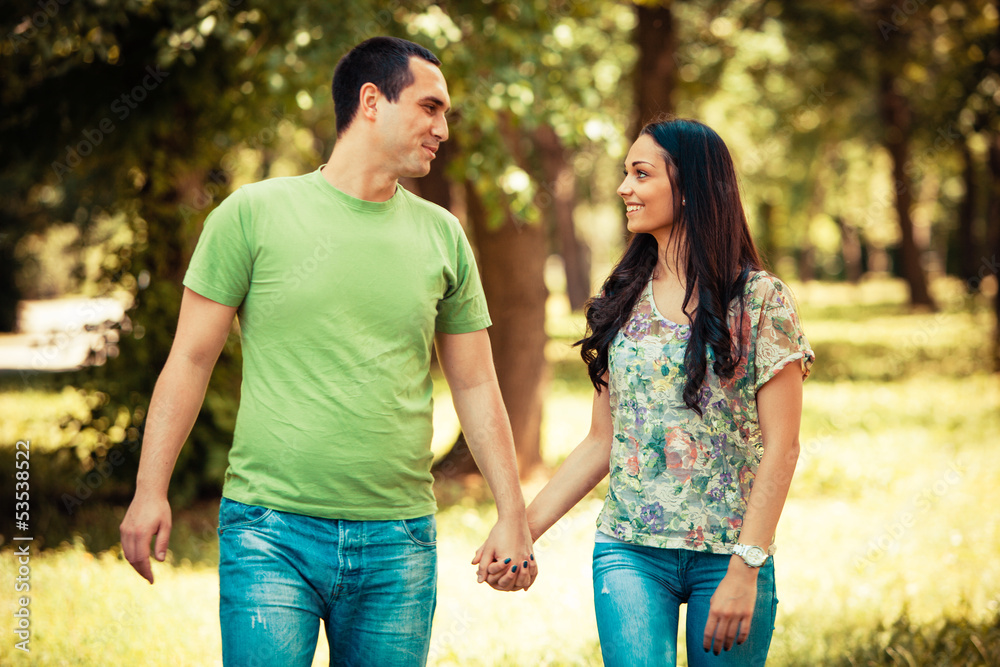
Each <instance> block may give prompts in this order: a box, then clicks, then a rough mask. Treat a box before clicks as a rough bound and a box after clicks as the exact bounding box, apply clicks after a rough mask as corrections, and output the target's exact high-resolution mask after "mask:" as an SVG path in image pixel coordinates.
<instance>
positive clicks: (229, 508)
mask: <svg viewBox="0 0 1000 667" xmlns="http://www.w3.org/2000/svg"><path fill="white" fill-rule="evenodd" d="M273 512H274V510H273V509H270V508H268V507H261V506H260V505H247V504H245V503H241V502H238V501H236V500H230V499H229V498H223V499H222V502H221V503H219V535H222V533H224V532H226V531H227V530H231V529H233V528H247V527H249V526H252V525H254V524H257V523H260V522H261V521H263V520H264V519H266V518H267V517H269V516H270V515H271V514H272V513H273Z"/></svg>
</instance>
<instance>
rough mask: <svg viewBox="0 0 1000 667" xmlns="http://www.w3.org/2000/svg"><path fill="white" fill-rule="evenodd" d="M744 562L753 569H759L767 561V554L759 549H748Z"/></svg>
mask: <svg viewBox="0 0 1000 667" xmlns="http://www.w3.org/2000/svg"><path fill="white" fill-rule="evenodd" d="M744 558H746V561H747V562H748V563H749V564H750V565H753V566H754V567H760V566H761V565H763V564H764V561H766V560H767V554H766V553H764V550H763V549H761V548H760V547H750V548H749V549H747V552H746V555H745V556H744Z"/></svg>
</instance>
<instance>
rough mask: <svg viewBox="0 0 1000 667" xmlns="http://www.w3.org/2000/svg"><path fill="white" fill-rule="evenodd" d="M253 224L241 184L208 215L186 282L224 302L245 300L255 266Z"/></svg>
mask: <svg viewBox="0 0 1000 667" xmlns="http://www.w3.org/2000/svg"><path fill="white" fill-rule="evenodd" d="M249 227H250V205H249V202H248V201H247V197H246V193H245V192H244V191H243V189H242V188H241V189H239V190H237V191H236V192H234V193H233V194H231V195H230V196H229V197H226V199H224V200H223V201H222V203H221V204H219V205H218V206H217V207H216V209H215V210H214V211H212V212H211V213H210V214H209V216H208V218H206V219H205V227H204V229H203V230H202V232H201V236H200V237H199V238H198V245H197V246H195V249H194V254H193V255H192V256H191V263H190V264H189V265H188V269H187V273H186V274H185V275H184V286H185V287H188V288H190V289H191V290H192V291H195V292H197V293H198V294H200V295H201V296H203V297H205V298H207V299H211V300H212V301H215V302H217V303H221V304H222V305H224V306H239V305H240V304H241V303H243V298H244V297H245V296H246V294H247V292H248V291H249V289H250V275H251V271H252V269H253V253H252V249H251V246H250V243H249V241H248V237H249V233H248V230H249Z"/></svg>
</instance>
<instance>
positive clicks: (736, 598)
mask: <svg viewBox="0 0 1000 667" xmlns="http://www.w3.org/2000/svg"><path fill="white" fill-rule="evenodd" d="M758 572H759V569H758V568H753V567H750V566H748V565H747V564H746V563H744V562H743V559H742V558H740V557H739V556H733V557H732V559H731V560H730V561H729V570H728V571H727V572H726V576H725V577H723V578H722V582H720V583H719V587H718V588H717V589H715V594H714V595H713V596H712V602H711V606H710V608H709V612H708V623H706V624H705V639H704V643H703V644H702V646H703V647H704V649H705V650H706V651H712V652H713V653H715V655H719V654H720V653H721V652H722V651H728V650H729V649H731V648H732V647H733V643H734V642H735V643H736V644H742V643H743V642H745V641H746V640H747V637H748V636H749V635H750V622H751V620H752V619H753V610H754V607H755V606H756V604H757V573H758Z"/></svg>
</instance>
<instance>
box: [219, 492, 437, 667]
mask: <svg viewBox="0 0 1000 667" xmlns="http://www.w3.org/2000/svg"><path fill="white" fill-rule="evenodd" d="M435 543H436V528H435V523H434V516H433V515H429V516H425V517H421V518H417V519H407V520H403V521H343V520H334V519H319V518H316V517H310V516H304V515H301V514H291V513H288V512H279V511H277V510H273V509H268V508H266V507H258V506H255V505H245V504H243V503H239V502H236V501H233V500H229V499H228V498H223V499H222V504H221V505H220V507H219V618H220V621H221V624H222V658H223V663H224V664H225V665H227V666H233V667H236V666H238V667H254V666H260V667H285V666H289V667H291V666H298V665H303V666H308V665H311V664H312V660H313V656H314V654H315V651H316V642H317V640H318V638H319V622H320V619H323V621H324V623H325V625H326V636H327V639H328V640H329V643H330V664H331V665H377V666H378V667H397V666H398V667H404V666H405V667H411V666H414V665H421V666H422V665H424V664H425V663H426V661H427V652H428V649H429V648H430V636H431V620H432V618H433V616H434V606H435V602H436V594H437V588H436V586H437V551H436V546H435Z"/></svg>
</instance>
